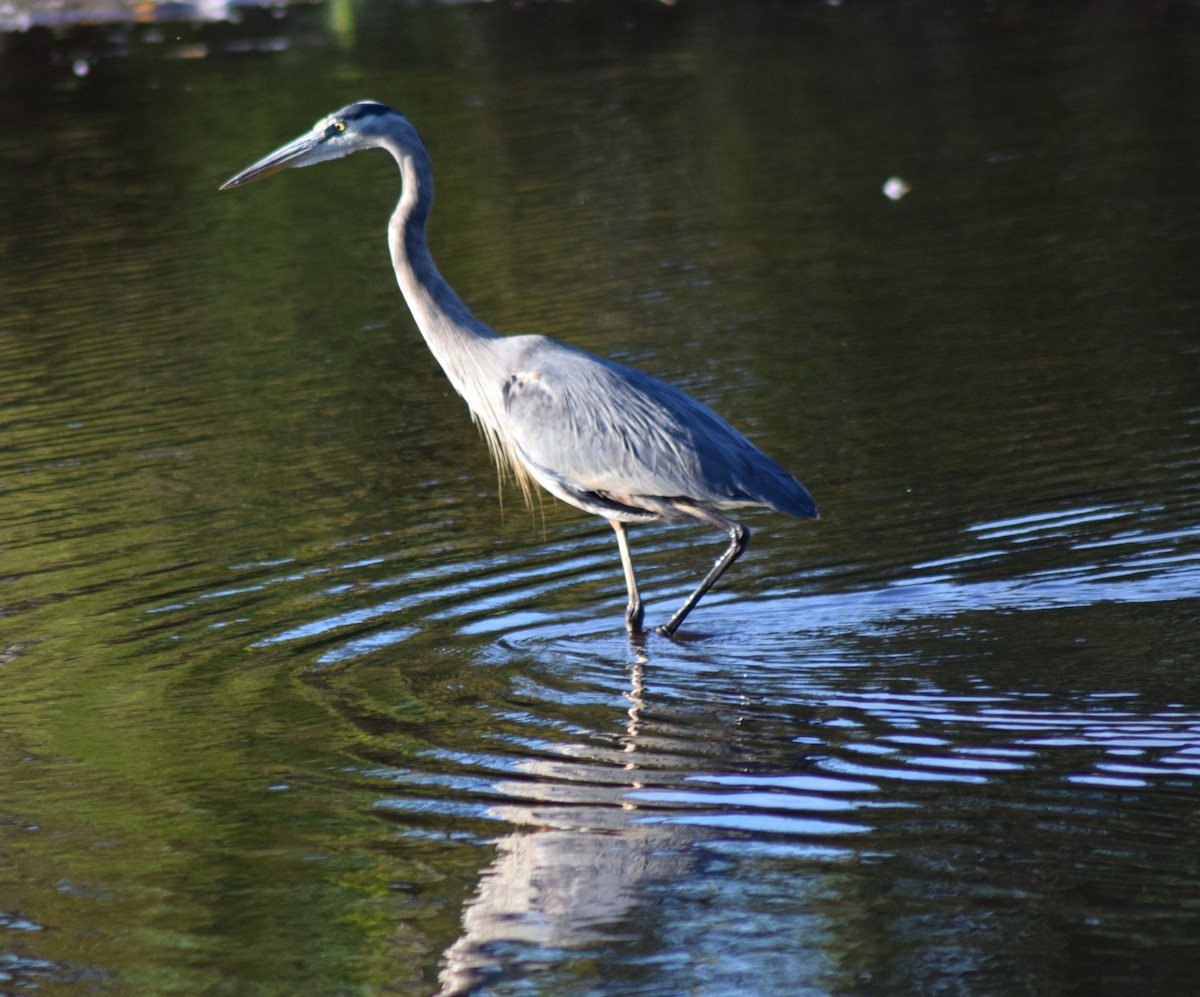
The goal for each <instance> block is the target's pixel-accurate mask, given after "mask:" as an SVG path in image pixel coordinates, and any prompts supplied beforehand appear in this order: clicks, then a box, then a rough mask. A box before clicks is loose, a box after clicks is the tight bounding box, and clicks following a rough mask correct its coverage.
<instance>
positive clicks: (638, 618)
mask: <svg viewBox="0 0 1200 997" xmlns="http://www.w3.org/2000/svg"><path fill="white" fill-rule="evenodd" d="M608 525H609V526H611V527H612V528H613V532H614V533H616V535H617V546H618V547H620V548H621V567H622V568H624V569H625V587H626V588H627V589H628V590H629V605H628V606H627V607H626V608H625V626H627V627H628V628H629V629H630V630H641V629H642V597H641V596H640V595H638V587H637V579H636V578H634V577H633V561H632V559H631V558H630V557H629V537H628V535H627V534H626V532H625V524H624V523H622V522H621V521H620V520H619V519H610V520H609V521H608Z"/></svg>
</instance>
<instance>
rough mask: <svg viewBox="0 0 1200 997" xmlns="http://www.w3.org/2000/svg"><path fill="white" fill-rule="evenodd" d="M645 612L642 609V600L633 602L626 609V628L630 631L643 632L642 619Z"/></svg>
mask: <svg viewBox="0 0 1200 997" xmlns="http://www.w3.org/2000/svg"><path fill="white" fill-rule="evenodd" d="M644 617H645V613H644V612H643V611H642V600H641V599H638V600H637V602H631V603H630V604H629V606H628V608H627V609H626V610H625V629H626V630H628V631H629V632H630V633H641V632H642V620H643V618H644Z"/></svg>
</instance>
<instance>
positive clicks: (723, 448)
mask: <svg viewBox="0 0 1200 997" xmlns="http://www.w3.org/2000/svg"><path fill="white" fill-rule="evenodd" d="M492 345H493V346H494V347H495V348H497V349H498V350H500V351H502V352H503V353H504V354H505V361H506V366H507V368H508V370H509V377H508V380H507V383H506V385H505V399H504V406H505V411H506V413H507V418H508V427H507V428H508V430H509V432H510V433H511V435H512V436H513V438H514V439H515V441H516V444H517V447H518V449H519V452H520V454H521V456H522V459H524V460H525V461H526V462H527V463H529V464H531V465H532V466H533V467H535V468H537V469H538V470H540V471H541V472H543V474H545V473H548V474H550V475H552V476H553V478H554V479H555V480H556V481H559V482H561V483H562V484H563V485H564V487H565V488H567V489H568V490H569V491H574V492H584V493H595V494H600V495H606V496H612V497H614V499H615V500H616V501H618V502H620V503H622V504H627V505H631V506H633V507H635V508H638V507H640V508H646V509H648V510H653V511H655V512H656V513H658V514H662V503H663V502H664V501H667V500H672V499H676V500H686V501H688V502H689V503H691V504H693V505H698V506H701V507H705V508H709V509H712V510H714V511H716V510H721V509H733V508H737V507H739V506H747V505H763V506H768V507H770V508H772V509H775V510H777V511H779V512H782V513H786V514H787V515H791V516H802V517H807V518H815V517H816V515H817V508H816V504H815V503H814V502H813V499H812V496H811V495H810V494H809V493H808V491H807V489H805V487H804V486H803V485H802V484H800V482H799V481H797V480H796V479H795V478H794V477H793V476H792V475H791V474H789V473H788V472H787V471H786V470H784V469H783V468H782V467H780V466H779V464H777V463H776V462H775V461H773V460H771V458H769V457H768V456H766V454H764V453H763V452H762V451H761V450H759V449H758V448H757V447H755V446H754V444H752V443H751V442H750V441H749V440H747V439H746V437H744V436H743V435H742V434H741V433H739V432H738V431H737V430H736V429H734V428H733V427H732V426H731V425H729V423H727V422H726V421H725V420H724V419H722V418H721V417H720V416H718V415H717V414H716V413H715V412H713V411H712V409H710V408H709V407H708V406H707V405H704V404H702V403H701V402H698V401H696V399H694V398H692V397H691V396H690V395H687V394H685V393H684V392H683V391H681V390H679V389H678V388H676V387H673V386H672V385H670V384H667V383H666V382H664V381H660V380H659V379H658V378H655V377H652V376H651V375H649V374H645V373H643V372H642V371H639V370H636V369H635V368H632V367H626V366H625V365H623V364H619V363H616V362H614V361H611V360H605V359H602V358H600V357H595V356H593V355H591V354H589V353H586V352H584V351H583V350H578V349H576V348H574V347H571V346H568V345H566V344H564V343H560V342H558V341H556V340H552V339H546V338H545V337H541V336H517V337H506V338H502V339H499V340H494V341H492ZM576 504H580V503H576Z"/></svg>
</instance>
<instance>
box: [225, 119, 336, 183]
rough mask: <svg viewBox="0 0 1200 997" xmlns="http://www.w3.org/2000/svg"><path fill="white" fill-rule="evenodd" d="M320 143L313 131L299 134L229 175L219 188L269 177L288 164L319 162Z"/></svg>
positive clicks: (317, 135) (321, 139)
mask: <svg viewBox="0 0 1200 997" xmlns="http://www.w3.org/2000/svg"><path fill="white" fill-rule="evenodd" d="M322 144H323V136H322V135H319V134H315V133H313V132H309V133H308V134H307V135H301V136H300V137H299V138H298V139H295V140H294V141H292V142H289V143H288V144H287V145H283V146H280V147H279V148H278V149H276V150H275V151H274V152H272V153H270V154H269V155H266V156H264V157H263V158H262V159H260V160H259V161H258V162H257V163H255V164H254V165H253V166H247V167H246V168H245V169H244V170H242V172H241V173H239V174H237V176H233V177H230V178H229V179H228V180H226V181H225V182H224V183H223V184H221V187H220V189H221V190H228V189H229V188H230V187H240V186H242V184H247V183H251V182H252V181H254V180H261V179H262V178H263V177H269V176H270V175H271V174H272V173H278V172H279V171H280V170H282V169H286V168H287V167H289V166H308V165H309V164H310V163H314V162H316V163H319V162H320V161H321V160H322V159H323V158H324V157H322V156H318V155H316V153H318V151H319V150H320V149H321V146H322Z"/></svg>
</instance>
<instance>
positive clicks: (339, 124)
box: [333, 121, 346, 132]
mask: <svg viewBox="0 0 1200 997" xmlns="http://www.w3.org/2000/svg"><path fill="white" fill-rule="evenodd" d="M333 127H334V128H336V129H337V130H338V131H339V132H344V131H345V130H346V122H344V121H335V122H334V123H333Z"/></svg>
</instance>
